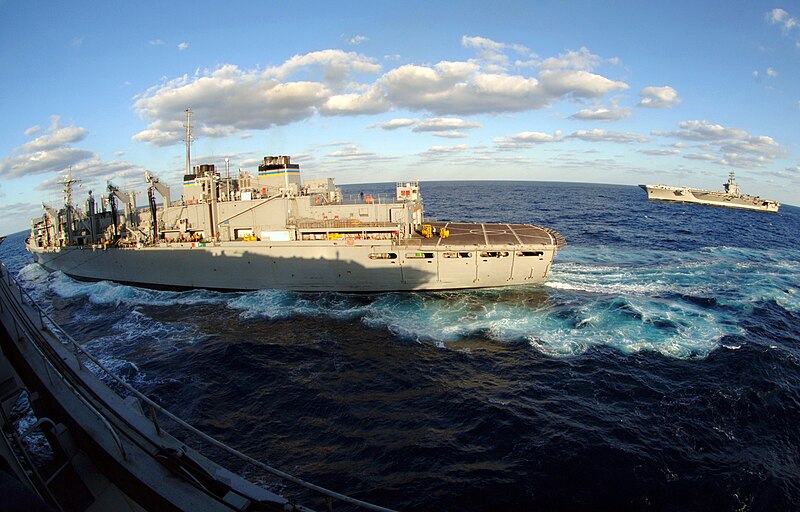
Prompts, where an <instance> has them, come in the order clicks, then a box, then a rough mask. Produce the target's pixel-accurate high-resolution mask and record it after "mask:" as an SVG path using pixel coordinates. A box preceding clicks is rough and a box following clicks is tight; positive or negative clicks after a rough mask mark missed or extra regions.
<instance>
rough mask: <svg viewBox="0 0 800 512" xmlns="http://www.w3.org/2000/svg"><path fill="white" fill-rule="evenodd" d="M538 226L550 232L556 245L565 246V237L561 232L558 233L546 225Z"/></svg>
mask: <svg viewBox="0 0 800 512" xmlns="http://www.w3.org/2000/svg"><path fill="white" fill-rule="evenodd" d="M539 227H540V228H542V229H543V230H545V231H547V232H548V233H549V234H550V236H552V237H553V240H554V242H555V244H556V246H557V247H559V248H561V247H566V246H567V239H566V238H564V235H562V234H561V233H559V232H558V231H556V230H555V229H551V228H548V227H545V226H539Z"/></svg>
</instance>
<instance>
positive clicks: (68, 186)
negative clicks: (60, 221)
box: [64, 167, 77, 245]
mask: <svg viewBox="0 0 800 512" xmlns="http://www.w3.org/2000/svg"><path fill="white" fill-rule="evenodd" d="M76 182H77V180H75V179H73V178H72V167H70V168H69V171H67V175H66V176H64V210H65V217H66V228H67V230H66V231H67V232H66V244H67V245H69V244H70V243H71V242H72V221H73V215H72V185H73V184H74V183H76Z"/></svg>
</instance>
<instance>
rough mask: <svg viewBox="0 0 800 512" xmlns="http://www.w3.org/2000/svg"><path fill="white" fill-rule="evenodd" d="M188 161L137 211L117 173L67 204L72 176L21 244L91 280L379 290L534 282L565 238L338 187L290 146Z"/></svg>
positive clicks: (412, 197) (409, 197)
mask: <svg viewBox="0 0 800 512" xmlns="http://www.w3.org/2000/svg"><path fill="white" fill-rule="evenodd" d="M187 121H188V118H187ZM187 126H188V122H187ZM189 140H190V137H189V135H188V129H187V145H188V141H189ZM188 154H189V152H188V150H187V157H188ZM187 170H188V172H187V173H186V174H185V175H184V177H183V183H182V192H183V193H182V195H181V198H180V199H177V200H174V201H173V200H172V198H171V195H170V188H169V187H168V186H167V185H166V184H165V183H163V182H161V181H160V180H159V179H158V178H157V177H155V176H153V175H152V174H150V173H149V172H148V173H146V174H145V180H146V182H147V183H148V185H149V186H148V189H147V197H148V205H147V206H146V207H144V208H141V209H140V208H139V207H137V205H136V196H135V194H133V193H130V192H126V191H123V190H120V189H119V188H118V187H116V186H114V185H112V184H109V185H108V194H107V195H106V196H104V197H102V199H101V200H100V201H97V200H96V199H95V198H94V196H93V195H92V193H91V192H90V193H89V198H88V199H87V201H86V203H85V204H84V207H83V208H78V207H75V206H74V205H73V204H72V185H73V183H74V180H73V179H72V177H68V178H66V179H65V181H64V190H65V205H64V207H63V208H62V209H60V210H55V209H53V208H50V207H45V213H44V215H43V216H42V217H40V218H37V219H34V221H33V227H32V230H31V237H30V238H29V240H28V249H29V250H30V251H31V252H32V253H33V255H34V258H35V260H36V261H37V262H39V263H40V264H41V265H43V266H44V267H45V268H47V269H48V270H51V271H56V270H60V271H63V272H64V273H65V274H68V275H70V276H73V277H75V278H78V279H86V280H112V281H117V282H123V283H129V284H135V285H142V286H148V287H156V288H171V289H185V288H209V289H219V290H254V289H264V288H276V289H286V290H297V291H347V292H353V291H358V292H379V291H392V290H445V289H461V288H484V287H498V286H513V285H521V284H537V283H542V282H544V280H545V279H546V278H547V275H548V272H549V270H550V265H551V263H552V261H553V258H554V257H555V255H556V253H557V252H558V249H559V247H560V246H563V245H565V244H566V242H565V240H564V238H563V237H562V236H561V235H560V234H558V233H557V232H555V231H553V230H551V229H548V228H544V227H540V226H534V225H530V224H472V223H452V222H426V220H425V218H424V210H423V203H422V194H421V192H420V185H419V182H416V181H405V182H401V183H397V186H396V188H395V194H394V195H393V196H390V197H385V196H379V195H364V194H363V193H362V194H360V195H359V196H357V197H354V198H345V197H344V196H343V194H342V190H341V188H339V187H337V186H336V184H335V181H334V179H333V178H312V179H305V180H304V179H302V178H301V175H300V166H299V165H298V164H296V163H293V162H292V161H291V159H290V157H289V156H267V157H264V159H263V162H262V163H261V164H260V165H259V166H258V169H257V171H253V172H248V171H240V172H239V173H238V175H237V176H235V177H232V176H231V173H230V170H229V169H228V164H227V163H226V169H225V175H224V176H223V175H222V173H221V172H219V171H218V170H217V169H216V167H215V166H214V165H211V164H208V165H207V164H203V165H197V166H193V167H192V166H189V165H187ZM159 198H160V200H161V204H159ZM117 201H119V202H120V203H121V208H120V206H118V205H117Z"/></svg>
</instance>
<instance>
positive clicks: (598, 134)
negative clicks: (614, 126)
mask: <svg viewBox="0 0 800 512" xmlns="http://www.w3.org/2000/svg"><path fill="white" fill-rule="evenodd" d="M568 138H570V139H580V140H582V141H585V142H615V143H618V144H630V143H631V142H647V141H648V140H649V139H648V138H647V137H643V136H641V135H637V134H635V133H628V132H616V131H609V130H598V129H594V130H578V131H576V132H573V133H572V134H571V135H568Z"/></svg>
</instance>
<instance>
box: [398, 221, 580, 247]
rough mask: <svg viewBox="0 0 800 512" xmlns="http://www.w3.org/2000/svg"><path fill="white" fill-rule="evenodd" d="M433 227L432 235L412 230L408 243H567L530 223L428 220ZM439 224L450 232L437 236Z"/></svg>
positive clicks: (558, 236)
mask: <svg viewBox="0 0 800 512" xmlns="http://www.w3.org/2000/svg"><path fill="white" fill-rule="evenodd" d="M426 224H430V225H431V226H433V227H434V228H435V229H436V235H434V237H433V238H425V237H424V236H422V235H421V234H419V233H416V232H415V233H414V235H413V237H412V238H411V239H410V240H407V241H405V243H407V244H408V245H420V246H423V247H425V246H429V247H432V246H436V245H439V244H443V245H523V244H524V245H528V244H543V245H557V246H559V247H562V246H565V245H567V242H566V240H565V239H564V237H563V236H561V234H559V233H558V232H556V231H553V230H552V229H549V228H544V227H541V226H534V225H532V224H480V223H472V222H428V223H426ZM442 228H447V229H449V230H450V236H449V237H447V238H439V233H440V232H441V229H442Z"/></svg>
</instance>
